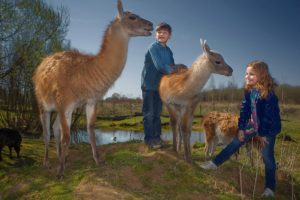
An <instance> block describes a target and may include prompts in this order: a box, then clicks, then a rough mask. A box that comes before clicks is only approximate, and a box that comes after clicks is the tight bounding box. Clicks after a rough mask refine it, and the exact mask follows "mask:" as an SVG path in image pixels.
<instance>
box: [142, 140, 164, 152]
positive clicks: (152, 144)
mask: <svg viewBox="0 0 300 200" xmlns="http://www.w3.org/2000/svg"><path fill="white" fill-rule="evenodd" d="M145 144H146V145H147V146H148V148H149V149H153V150H155V149H160V148H161V145H160V144H156V142H154V141H153V140H152V141H146V142H145Z"/></svg>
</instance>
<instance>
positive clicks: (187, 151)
mask: <svg viewBox="0 0 300 200" xmlns="http://www.w3.org/2000/svg"><path fill="white" fill-rule="evenodd" d="M192 120H193V116H192V112H191V110H189V109H188V110H186V111H185V112H184V115H183V118H182V121H181V130H182V137H183V145H184V159H185V160H186V161H187V162H189V163H191V162H192V153H191V146H190V137H191V128H192Z"/></svg>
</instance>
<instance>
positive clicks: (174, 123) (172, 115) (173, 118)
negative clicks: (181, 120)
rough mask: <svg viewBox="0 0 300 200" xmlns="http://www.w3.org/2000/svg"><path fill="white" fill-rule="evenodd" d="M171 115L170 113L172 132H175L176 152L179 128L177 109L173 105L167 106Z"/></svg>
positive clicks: (176, 149) (174, 148)
mask: <svg viewBox="0 0 300 200" xmlns="http://www.w3.org/2000/svg"><path fill="white" fill-rule="evenodd" d="M167 109H168V112H169V115H170V125H171V128H172V133H173V150H174V151H175V152H177V151H178V148H177V137H178V129H177V123H178V122H177V118H176V112H175V109H173V107H171V106H167Z"/></svg>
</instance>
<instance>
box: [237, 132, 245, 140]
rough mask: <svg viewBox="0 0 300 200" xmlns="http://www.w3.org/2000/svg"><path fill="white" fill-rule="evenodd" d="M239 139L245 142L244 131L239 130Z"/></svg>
mask: <svg viewBox="0 0 300 200" xmlns="http://www.w3.org/2000/svg"><path fill="white" fill-rule="evenodd" d="M238 138H239V140H240V141H241V142H244V138H245V132H244V131H243V130H239V133H238Z"/></svg>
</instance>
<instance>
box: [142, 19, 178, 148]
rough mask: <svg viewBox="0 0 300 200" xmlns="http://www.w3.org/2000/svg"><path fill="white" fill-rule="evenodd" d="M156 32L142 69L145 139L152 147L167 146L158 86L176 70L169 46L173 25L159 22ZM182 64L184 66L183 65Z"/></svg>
mask: <svg viewBox="0 0 300 200" xmlns="http://www.w3.org/2000/svg"><path fill="white" fill-rule="evenodd" d="M155 32H156V34H155V39H156V41H155V42H154V43H152V44H151V45H150V47H149V49H148V50H147V52H146V55H145V62H144V68H143V71H142V93H143V108H142V113H143V125H144V132H145V138H144V141H145V144H146V145H148V147H149V148H150V149H158V148H162V147H165V146H166V144H165V143H164V141H163V140H162V139H161V138H160V136H161V121H160V114H161V111H162V101H161V99H160V96H159V92H158V86H159V82H160V79H161V77H162V76H163V75H165V74H170V73H172V72H174V71H176V67H175V65H174V58H173V52H172V51H171V49H170V48H169V47H168V46H167V42H168V40H169V39H170V37H171V33H172V28H171V26H170V25H169V24H167V23H165V22H162V23H159V24H158V25H157V26H156V28H155ZM180 66H181V67H182V65H180Z"/></svg>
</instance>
